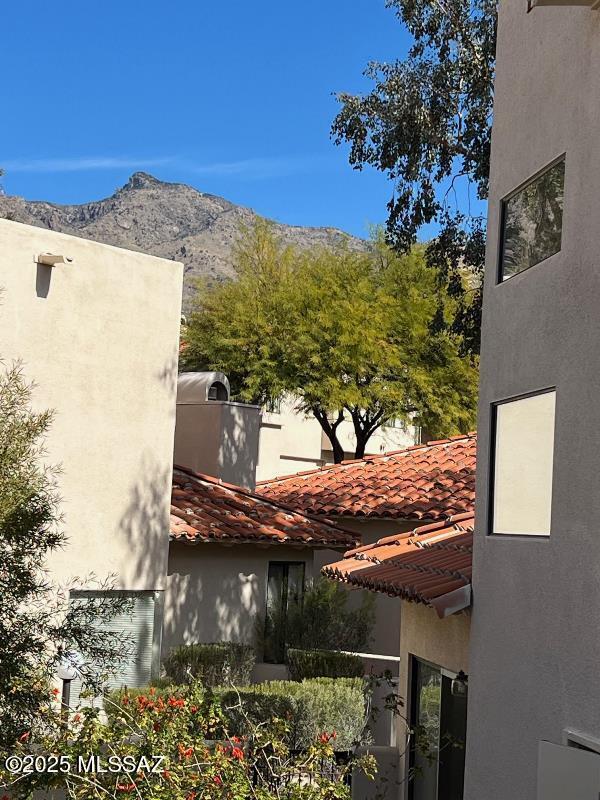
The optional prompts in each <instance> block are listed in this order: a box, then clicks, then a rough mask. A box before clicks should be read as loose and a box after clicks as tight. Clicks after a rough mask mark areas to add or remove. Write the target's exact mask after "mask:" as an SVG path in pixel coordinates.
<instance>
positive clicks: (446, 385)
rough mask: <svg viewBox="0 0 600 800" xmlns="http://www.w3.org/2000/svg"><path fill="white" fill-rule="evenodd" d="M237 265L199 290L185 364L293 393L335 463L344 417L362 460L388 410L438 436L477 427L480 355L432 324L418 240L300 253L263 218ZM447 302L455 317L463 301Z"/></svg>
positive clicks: (240, 386)
mask: <svg viewBox="0 0 600 800" xmlns="http://www.w3.org/2000/svg"><path fill="white" fill-rule="evenodd" d="M234 265H235V269H236V273H237V280H236V281H232V282H230V283H226V284H222V285H219V286H212V287H208V286H201V287H200V289H199V292H198V295H197V298H196V304H195V310H194V312H193V313H192V315H191V317H190V320H189V324H188V326H187V328H186V331H185V342H186V348H185V351H184V355H183V360H182V361H183V366H184V368H186V369H198V370H213V369H218V370H222V371H223V372H225V373H226V374H227V375H228V376H229V379H230V381H231V384H232V388H233V391H234V393H235V394H237V396H239V398H240V399H242V400H245V401H251V402H259V403H264V402H265V401H267V400H269V399H274V398H277V397H279V396H281V395H282V394H284V393H289V394H291V395H293V396H295V397H296V398H298V408H299V409H300V410H301V411H303V412H304V413H306V414H312V415H313V416H314V417H315V419H317V420H318V422H319V423H320V425H321V427H322V429H323V431H324V432H325V434H326V435H327V437H328V438H329V440H330V442H331V444H332V448H333V453H334V459H335V461H336V462H339V461H341V460H343V458H344V450H343V447H342V445H341V443H340V441H339V438H338V431H339V426H340V425H341V424H342V422H343V421H344V420H345V419H349V420H351V421H352V424H353V428H354V433H355V436H356V450H355V456H356V457H357V458H360V457H362V456H363V455H364V453H365V448H366V445H367V443H368V441H369V439H370V437H371V436H372V435H373V433H374V432H375V431H376V430H377V429H378V428H379V427H380V426H381V425H382V424H383V423H384V422H386V421H387V420H388V419H390V418H404V419H407V420H408V419H411V420H413V421H415V422H416V423H417V424H420V425H422V426H423V427H424V428H426V429H427V431H428V432H429V433H431V434H432V435H447V434H453V433H459V432H464V431H466V430H468V429H470V428H472V426H473V422H474V418H475V404H476V400H475V398H476V385H477V370H476V364H475V362H474V361H473V359H471V358H470V357H465V356H462V355H461V354H460V352H459V349H460V345H461V341H460V339H458V340H457V338H456V337H452V336H450V335H449V334H448V333H447V331H446V330H438V331H433V330H432V326H433V322H434V320H435V319H436V315H438V314H439V313H440V305H439V303H440V287H439V285H438V282H437V281H436V276H435V275H434V273H433V272H432V271H431V270H429V269H428V268H427V266H426V264H425V260H424V255H423V250H422V248H416V249H415V250H414V251H412V252H411V253H409V254H407V255H399V254H397V253H396V252H394V251H393V250H391V249H390V248H389V247H387V246H386V245H385V244H384V243H383V242H382V241H380V240H377V239H376V240H375V241H374V242H373V246H372V247H371V248H370V249H369V250H368V251H354V250H351V249H350V248H349V247H348V246H342V247H340V248H337V249H335V250H333V249H319V250H314V251H310V252H306V251H302V252H301V251H297V250H294V249H293V248H291V247H285V246H284V245H283V244H282V243H281V242H280V241H279V240H278V238H277V237H276V236H275V234H274V232H273V229H272V227H271V226H270V225H269V224H268V223H266V222H265V221H259V222H258V223H257V224H256V225H255V226H254V227H252V228H250V229H249V230H247V231H246V232H245V233H244V235H243V236H242V238H241V240H240V243H239V245H238V248H237V250H236V253H235V260H234ZM443 300H444V305H443V312H442V313H443V315H444V319H445V320H446V321H447V322H448V323H449V322H450V320H451V315H452V313H453V306H456V303H455V301H454V300H453V299H452V298H451V297H450V296H449V295H447V294H446V295H445V296H444V298H443Z"/></svg>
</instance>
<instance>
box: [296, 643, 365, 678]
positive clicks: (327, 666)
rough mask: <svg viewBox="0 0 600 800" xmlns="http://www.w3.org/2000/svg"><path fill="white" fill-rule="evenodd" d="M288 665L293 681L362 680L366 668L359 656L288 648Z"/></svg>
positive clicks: (329, 651)
mask: <svg viewBox="0 0 600 800" xmlns="http://www.w3.org/2000/svg"><path fill="white" fill-rule="evenodd" d="M287 665H288V670H289V673H290V677H291V679H292V680H293V681H301V680H303V679H305V678H361V677H362V676H363V675H364V674H365V667H364V664H363V661H362V659H361V658H360V657H359V656H354V655H349V654H348V653H339V652H336V651H334V650H298V649H296V648H292V647H290V648H288V651H287Z"/></svg>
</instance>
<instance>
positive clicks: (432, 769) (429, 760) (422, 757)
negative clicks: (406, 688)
mask: <svg viewBox="0 0 600 800" xmlns="http://www.w3.org/2000/svg"><path fill="white" fill-rule="evenodd" d="M414 699H415V705H414V711H413V715H414V717H413V718H414V725H415V750H414V762H413V766H414V768H415V779H414V786H413V795H412V796H413V800H437V796H438V794H437V789H438V785H437V777H438V776H437V772H438V754H439V742H440V714H441V702H442V675H441V672H440V671H439V669H435V668H434V667H430V666H429V665H428V664H423V663H422V662H420V661H418V662H417V670H416V686H415V695H414Z"/></svg>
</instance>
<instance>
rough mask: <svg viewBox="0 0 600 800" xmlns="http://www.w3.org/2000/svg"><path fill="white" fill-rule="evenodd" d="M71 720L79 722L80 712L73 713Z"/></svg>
mask: <svg viewBox="0 0 600 800" xmlns="http://www.w3.org/2000/svg"><path fill="white" fill-rule="evenodd" d="M73 722H81V714H75V716H74V717H73Z"/></svg>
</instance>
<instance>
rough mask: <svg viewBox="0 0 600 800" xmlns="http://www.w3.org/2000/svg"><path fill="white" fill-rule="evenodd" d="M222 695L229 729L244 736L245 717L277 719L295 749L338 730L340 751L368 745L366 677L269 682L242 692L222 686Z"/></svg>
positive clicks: (336, 744)
mask: <svg viewBox="0 0 600 800" xmlns="http://www.w3.org/2000/svg"><path fill="white" fill-rule="evenodd" d="M217 695H218V697H219V699H220V702H221V707H222V709H223V712H224V714H225V718H226V719H227V720H228V723H229V726H230V728H231V729H232V730H235V732H236V733H239V734H244V732H245V730H244V726H245V725H246V726H247V724H248V722H247V720H246V718H247V719H248V720H249V721H250V722H251V723H253V724H259V723H261V722H267V721H269V720H271V719H273V718H275V717H278V718H283V719H286V720H287V722H288V728H289V730H288V744H289V746H290V747H292V748H293V749H298V750H302V749H304V748H305V747H308V746H309V745H310V743H311V742H313V741H314V740H315V738H316V737H317V736H318V735H319V734H321V733H323V732H327V733H331V732H333V731H335V732H336V739H335V749H336V750H349V749H351V748H352V747H353V746H354V745H356V744H357V743H359V742H360V743H365V723H366V718H365V715H366V710H365V709H366V702H365V681H364V680H363V679H362V678H314V679H312V680H303V681H268V682H266V683H258V684H256V685H254V686H247V687H243V688H241V689H238V690H237V691H232V690H227V689H225V690H217ZM240 705H241V708H240Z"/></svg>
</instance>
